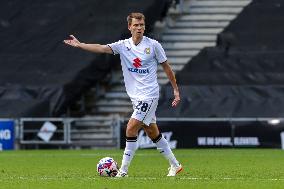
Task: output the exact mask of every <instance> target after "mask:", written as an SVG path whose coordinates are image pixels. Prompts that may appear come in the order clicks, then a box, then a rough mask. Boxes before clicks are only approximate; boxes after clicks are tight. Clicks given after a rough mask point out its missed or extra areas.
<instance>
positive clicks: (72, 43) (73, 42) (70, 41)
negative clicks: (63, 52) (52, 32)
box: [63, 35, 80, 47]
mask: <svg viewBox="0 0 284 189" xmlns="http://www.w3.org/2000/svg"><path fill="white" fill-rule="evenodd" d="M69 36H70V39H65V40H64V41H63V42H64V43H65V44H67V45H70V46H72V47H79V45H80V41H79V40H78V39H76V37H74V35H69Z"/></svg>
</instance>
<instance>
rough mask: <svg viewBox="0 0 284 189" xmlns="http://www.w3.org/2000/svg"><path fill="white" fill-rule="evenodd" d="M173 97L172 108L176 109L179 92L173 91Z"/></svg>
mask: <svg viewBox="0 0 284 189" xmlns="http://www.w3.org/2000/svg"><path fill="white" fill-rule="evenodd" d="M174 96H175V98H174V100H173V102H172V107H176V106H177V105H178V104H179V102H180V97H179V91H178V90H174Z"/></svg>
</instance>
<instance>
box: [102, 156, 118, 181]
mask: <svg viewBox="0 0 284 189" xmlns="http://www.w3.org/2000/svg"><path fill="white" fill-rule="evenodd" d="M118 169H119V168H118V165H117V162H116V161H115V160H114V159H113V158H111V157H104V158H102V159H101V160H100V161H99V163H98V164H97V172H98V173H99V175H100V176H102V177H115V175H116V174H117V172H118Z"/></svg>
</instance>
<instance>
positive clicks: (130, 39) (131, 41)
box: [129, 36, 144, 47]
mask: <svg viewBox="0 0 284 189" xmlns="http://www.w3.org/2000/svg"><path fill="white" fill-rule="evenodd" d="M143 40H144V36H143V37H142V40H141V41H140V42H139V43H138V44H137V45H135V44H134V41H133V40H132V37H130V38H129V41H130V43H131V44H132V45H134V46H135V47H137V46H138V45H140V44H141V43H142V41H143Z"/></svg>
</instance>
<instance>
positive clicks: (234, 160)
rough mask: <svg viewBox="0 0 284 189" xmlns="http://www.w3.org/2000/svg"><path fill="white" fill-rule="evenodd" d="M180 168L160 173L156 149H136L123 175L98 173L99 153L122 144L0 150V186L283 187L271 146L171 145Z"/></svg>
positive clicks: (162, 164)
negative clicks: (174, 173)
mask: <svg viewBox="0 0 284 189" xmlns="http://www.w3.org/2000/svg"><path fill="white" fill-rule="evenodd" d="M174 153H175V154H176V156H177V158H178V160H180V161H181V162H182V164H183V167H184V171H183V172H181V173H180V174H178V176H177V177H175V178H168V177H166V174H167V167H168V163H167V161H166V160H165V159H164V158H163V157H162V156H161V155H160V154H159V153H158V151H156V150H154V149H153V150H138V151H137V153H136V156H135V157H134V159H133V162H132V164H131V167H130V170H129V177H128V178H122V179H115V178H103V177H99V176H98V175H97V173H96V164H97V162H98V161H99V159H100V158H102V157H105V156H111V157H113V158H114V159H116V160H117V161H118V163H119V164H120V162H121V157H122V150H57V151H56V150H45V151H37V150H34V151H3V152H0V188H9V189H13V188H17V189H21V188H29V189H30V188H35V189H45V188H60V189H65V188H66V189H72V188H76V189H80V188H82V189H88V188H92V189H97V188H101V189H117V188H151V189H155V188H158V189H164V188H171V189H179V188H194V189H198V188H216V189H217V188H218V189H220V188H230V189H231V188H236V189H239V188H269V189H271V188H282V189H283V188H284V151H281V150H271V149H261V150H258V149H221V150H219V149H218V150H217V149H200V150H175V151H174Z"/></svg>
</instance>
